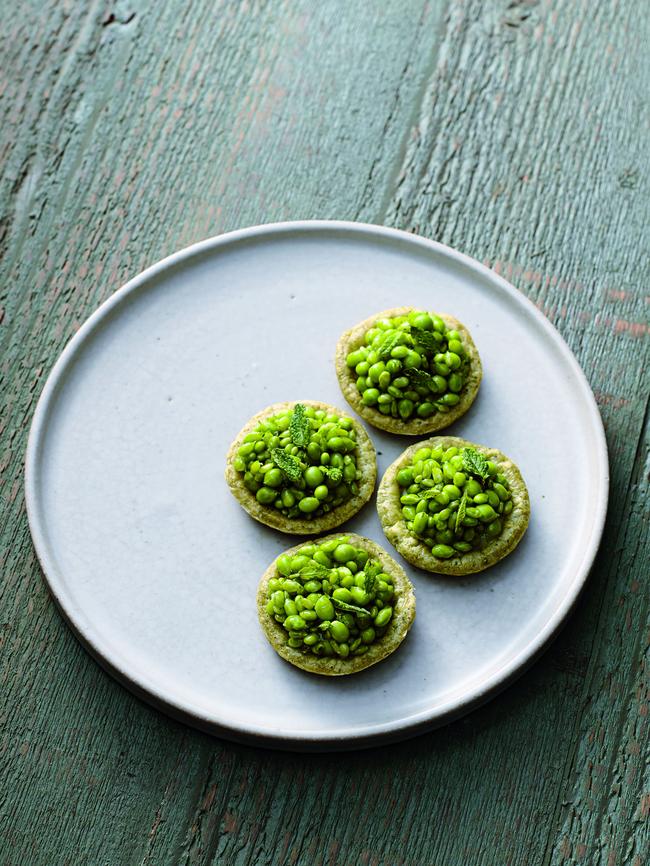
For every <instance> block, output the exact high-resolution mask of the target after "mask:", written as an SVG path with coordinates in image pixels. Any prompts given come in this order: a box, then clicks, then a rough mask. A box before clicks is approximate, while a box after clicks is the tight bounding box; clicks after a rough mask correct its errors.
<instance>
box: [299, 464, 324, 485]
mask: <svg viewBox="0 0 650 866" xmlns="http://www.w3.org/2000/svg"><path fill="white" fill-rule="evenodd" d="M323 477H324V476H323V473H322V472H321V470H320V469H319V468H318V466H309V467H308V468H307V469H306V470H305V475H304V478H305V481H306V482H307V484H308V485H309V486H310V487H318V485H319V484H322V483H323Z"/></svg>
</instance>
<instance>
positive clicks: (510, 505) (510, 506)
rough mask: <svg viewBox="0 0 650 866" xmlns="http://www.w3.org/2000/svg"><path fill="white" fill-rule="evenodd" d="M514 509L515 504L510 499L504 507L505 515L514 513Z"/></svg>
mask: <svg viewBox="0 0 650 866" xmlns="http://www.w3.org/2000/svg"><path fill="white" fill-rule="evenodd" d="M513 508H514V503H513V501H512V499H509V500H508V501H507V502H506V503H505V504H504V506H503V513H504V514H510V512H511V511H512V509H513Z"/></svg>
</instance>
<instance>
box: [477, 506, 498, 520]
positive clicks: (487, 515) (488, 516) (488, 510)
mask: <svg viewBox="0 0 650 866" xmlns="http://www.w3.org/2000/svg"><path fill="white" fill-rule="evenodd" d="M476 510H477V511H478V519H479V520H480V521H481V523H490V522H491V521H492V520H496V518H497V513H496V511H495V510H494V508H492V506H491V505H479V506H477V508H476Z"/></svg>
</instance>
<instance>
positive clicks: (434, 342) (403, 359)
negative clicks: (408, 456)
mask: <svg viewBox="0 0 650 866" xmlns="http://www.w3.org/2000/svg"><path fill="white" fill-rule="evenodd" d="M346 360H347V365H348V367H349V368H350V369H352V370H354V373H355V375H356V377H357V380H356V385H357V390H358V391H359V394H360V395H361V399H362V401H363V403H364V405H366V406H371V407H373V408H374V409H376V410H377V411H378V412H381V414H382V415H391V416H392V417H393V418H401V419H402V420H403V421H408V420H409V419H410V418H430V417H431V416H432V415H434V414H435V413H437V412H440V413H443V414H445V413H447V412H449V411H450V410H451V408H452V407H453V406H456V405H457V404H458V402H459V401H460V397H459V394H460V392H461V391H462V390H463V386H464V385H465V382H466V381H467V375H468V372H469V358H468V356H467V353H466V351H465V348H464V346H463V343H462V340H461V336H460V334H459V332H458V331H455V330H450V329H448V328H447V326H446V325H445V323H444V322H443V320H442V319H441V318H440V317H439V316H436V315H434V314H433V313H427V312H424V311H421V310H414V311H412V312H410V313H409V314H408V316H395V317H394V318H390V319H378V320H377V321H376V322H375V325H374V327H372V328H370V330H368V331H366V334H365V337H364V342H363V344H362V345H361V346H359V348H358V349H355V350H354V351H353V352H350V353H349V355H348V356H347V359H346Z"/></svg>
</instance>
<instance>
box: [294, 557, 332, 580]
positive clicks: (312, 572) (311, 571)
mask: <svg viewBox="0 0 650 866" xmlns="http://www.w3.org/2000/svg"><path fill="white" fill-rule="evenodd" d="M298 574H299V575H300V576H301V577H306V578H308V579H309V580H325V579H326V578H328V577H329V576H330V569H329V568H328V567H327V566H326V565H321V563H320V562H314V561H313V560H312V562H310V563H309V565H305V566H303V567H302V568H301V569H300V571H299V572H298Z"/></svg>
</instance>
